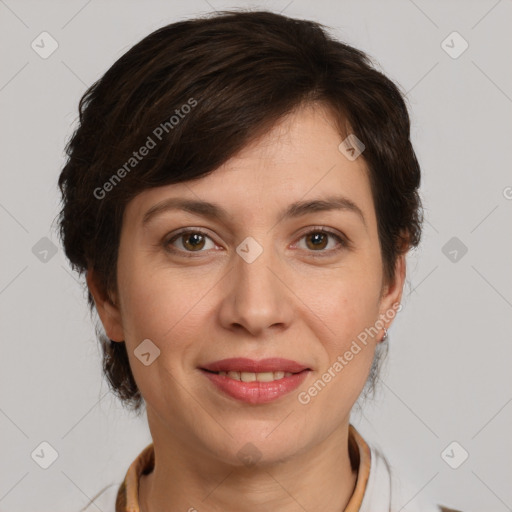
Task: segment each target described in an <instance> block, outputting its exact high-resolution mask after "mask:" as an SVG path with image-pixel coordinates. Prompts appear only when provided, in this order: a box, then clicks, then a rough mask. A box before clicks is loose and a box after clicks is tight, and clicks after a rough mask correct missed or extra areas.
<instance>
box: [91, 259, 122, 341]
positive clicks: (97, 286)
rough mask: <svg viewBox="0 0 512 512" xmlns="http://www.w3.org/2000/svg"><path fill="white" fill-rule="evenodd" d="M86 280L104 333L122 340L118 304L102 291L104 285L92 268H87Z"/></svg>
mask: <svg viewBox="0 0 512 512" xmlns="http://www.w3.org/2000/svg"><path fill="white" fill-rule="evenodd" d="M86 280H87V286H88V288H89V291H90V292H91V295H92V296H93V298H94V304H95V306H96V311H97V312H98V316H99V317H100V320H101V323H102V324H103V328H104V329H105V333H106V334H107V336H108V337H109V339H111V340H112V341H124V332H123V322H122V319H121V313H120V311H119V306H118V305H116V304H115V303H114V301H113V300H112V299H111V298H110V297H109V295H108V294H107V293H106V292H105V291H104V286H103V285H102V283H100V282H99V279H98V275H97V274H96V273H95V271H94V270H93V269H91V268H89V269H88V270H87V277H86ZM115 302H117V301H115Z"/></svg>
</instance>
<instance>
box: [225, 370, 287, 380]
mask: <svg viewBox="0 0 512 512" xmlns="http://www.w3.org/2000/svg"><path fill="white" fill-rule="evenodd" d="M219 375H220V376H223V377H229V378H231V379H235V380H240V381H242V382H254V381H256V380H257V381H258V382H272V381H273V380H279V379H282V378H283V377H289V376H290V375H293V373H291V372H262V373H253V372H219Z"/></svg>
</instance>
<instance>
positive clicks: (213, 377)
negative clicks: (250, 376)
mask: <svg viewBox="0 0 512 512" xmlns="http://www.w3.org/2000/svg"><path fill="white" fill-rule="evenodd" d="M201 370H202V372H203V374H204V375H205V376H206V377H207V378H208V379H209V380H210V382H211V383H212V384H213V385H214V386H215V387H216V388H217V389H218V390H219V391H221V392H223V393H224V394H226V395H228V396H230V397H232V398H235V399H237V400H241V401H243V402H247V403H250V404H263V403H268V402H271V401H273V400H277V399H278V398H280V397H281V396H284V395H286V394H287V393H290V392H291V391H293V390H294V389H296V388H297V387H298V386H299V385H300V384H301V383H302V382H303V381H304V379H305V378H306V376H307V375H308V373H309V371H310V369H309V368H307V367H306V366H304V365H302V364H300V363H297V362H296V361H291V360H289V359H281V358H270V359H262V360H260V361H256V360H253V359H246V358H231V359H222V360H220V361H215V362H213V363H209V364H207V365H204V366H203V367H202V368H201ZM230 371H237V372H251V373H263V372H279V371H281V372H287V373H293V375H289V376H286V377H283V378H281V379H278V380H274V381H271V382H259V381H254V382H242V381H239V380H236V379H232V378H231V377H228V376H226V375H219V374H218V373H213V372H230Z"/></svg>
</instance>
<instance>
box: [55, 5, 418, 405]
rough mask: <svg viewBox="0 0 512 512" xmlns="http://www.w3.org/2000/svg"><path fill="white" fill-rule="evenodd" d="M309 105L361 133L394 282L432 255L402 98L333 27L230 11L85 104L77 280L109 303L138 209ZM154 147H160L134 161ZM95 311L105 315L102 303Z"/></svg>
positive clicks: (67, 228) (172, 28) (63, 224)
mask: <svg viewBox="0 0 512 512" xmlns="http://www.w3.org/2000/svg"><path fill="white" fill-rule="evenodd" d="M310 103H319V104H322V105H325V106H327V107H328V108H329V110H330V112H332V114H333V118H334V119H335V121H336V125H337V127H338V128H339V131H340V135H341V136H342V137H343V138H345V137H346V136H347V135H348V134H349V133H353V134H354V135H355V136H356V137H357V138H358V139H360V140H361V141H363V143H364V145H365V150H364V153H363V154H362V155H361V158H364V161H365V162H366V164H367V167H368V169H369V178H370V184H371V191H372V195H373V200H374V205H375V211H376V217H377V223H378V234H379V242H380V246H381V252H382V260H383V272H384V276H385V279H386V281H389V280H391V279H393V277H394V272H395V263H396V260H397V258H398V257H399V256H400V255H401V254H403V253H405V252H407V250H408V249H409V248H410V247H415V246H417V245H418V244H419V241H420V237H421V223H422V211H421V202H420V197H419V194H418V188H419V185H420V168H419V165H418V162H417V159H416V156H415V153H414V150H413V147H412V145H411V141H410V121H409V115H408V112H407V108H406V105H405V102H404V98H403V95H402V93H401V92H400V90H399V88H398V86H397V85H395V84H394V83H393V82H392V81H391V80H389V79H388V78H387V77H386V76H385V75H383V74H382V73H381V72H379V71H378V70H377V69H375V66H374V65H373V64H372V61H371V60H370V58H369V57H368V56H367V55H366V54H365V53H364V52H362V51H360V50H358V49H355V48H353V47H351V46H349V45H347V44H344V43H342V42H339V41H338V40H336V39H335V38H334V37H332V36H330V35H329V34H328V32H327V29H326V27H324V26H323V25H321V24H318V23H315V22H312V21H306V20H299V19H293V18H289V17H286V16H283V15H280V14H275V13H272V12H266V11H258V12H250V11H249V12H246V11H223V12H220V13H215V14H214V15H210V16H206V17H204V18H196V19H191V20H186V21H180V22H177V23H173V24H170V25H167V26H165V27H162V28H160V29H158V30H156V31H155V32H153V33H151V34H150V35H148V36H147V37H145V38H144V39H143V40H142V41H140V42H139V43H138V44H136V45H135V46H134V47H132V48H131V49H130V50H129V51H127V52H126V53H125V54H124V55H123V56H122V57H121V58H120V59H119V60H117V61H116V62H115V63H114V64H113V65H112V67H111V68H110V69H109V70H108V71H107V72H106V73H105V74H104V76H103V77H102V78H101V79H99V80H98V81H97V82H95V83H94V84H93V85H92V86H91V87H89V89H88V90H87V91H86V92H85V94H84V95H83V97H82V98H81V100H80V105H79V114H80V115H79V125H78V127H77V129H76V130H75V132H74V134H73V135H72V137H71V139H70V141H69V142H68V144H67V146H66V153H67V157H68V158H67V162H66V164H65V167H64V168H63V170H62V172H61V175H60V178H59V187H60V190H61V193H62V203H63V204H62V210H61V212H60V217H59V221H60V224H59V226H60V235H61V238H62V241H63V246H64V249H65V252H66V255H67V257H68V258H69V260H70V262H71V264H72V266H73V268H74V269H75V270H77V271H78V272H79V273H80V274H82V273H83V272H86V271H87V268H88V267H90V268H93V269H94V270H95V273H96V274H97V275H98V276H99V277H100V281H101V283H102V285H103V287H104V290H105V291H115V290H116V289H117V277H116V268H117V254H118V247H119V239H120V233H121V227H122V219H123V212H124V209H125V206H126V204H127V203H128V202H129V201H130V199H132V198H133V197H134V196H136V195H137V194H139V193H140V192H142V191H143V190H145V189H148V188H151V187H159V186H163V185H169V184H174V183H180V182H183V181H187V180H192V179H198V178H201V177H204V176H206V175H207V174H209V173H210V172H212V171H214V170H215V169H216V168H217V167H219V166H220V165H222V164H223V163H224V162H226V161H227V160H229V159H230V158H231V157H233V156H234V155H235V154H236V153H237V152H238V151H239V150H241V149H242V148H244V146H246V145H247V144H248V143H249V142H251V141H253V140H255V139H256V138H257V137H258V136H259V135H261V134H263V133H265V131H266V130H268V129H269V128H270V127H272V126H273V125H274V124H275V123H276V122H277V121H278V120H280V119H281V118H282V117H283V116H284V115H286V114H288V113H290V112H292V111H293V110H295V109H296V108H298V107H300V106H302V105H307V104H310ZM185 106H187V108H185ZM182 114H183V115H182ZM158 128H159V130H158ZM157 135H158V137H157ZM150 138H151V140H152V141H153V142H155V143H156V142H157V139H158V143H157V144H156V145H155V146H153V147H152V148H151V150H150V151H146V153H147V155H146V156H145V157H144V158H141V159H140V160H139V159H135V160H133V161H132V160H131V159H132V158H135V157H134V153H133V152H134V151H136V150H138V149H139V148H141V147H143V146H144V145H146V146H148V145H149V139H150ZM340 141H341V139H340ZM88 302H89V306H90V308H91V312H92V311H93V307H94V301H93V299H92V296H91V293H90V292H88ZM98 337H99V339H100V341H101V343H102V348H103V370H104V373H105V375H106V377H107V378H108V380H109V383H110V385H111V388H112V389H113V391H114V392H115V393H116V394H117V396H118V397H119V398H120V399H121V400H122V401H123V402H125V404H127V405H129V406H131V407H132V408H133V409H134V410H139V409H140V407H141V405H142V397H141V395H140V392H139V390H138V387H137V385H136V383H135V380H134V378H133V374H132V372H131V369H130V365H129V360H128V356H127V353H126V346H125V343H120V342H111V341H110V340H109V339H108V338H106V336H105V335H104V334H102V333H100V332H99V331H98Z"/></svg>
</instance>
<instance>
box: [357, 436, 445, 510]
mask: <svg viewBox="0 0 512 512" xmlns="http://www.w3.org/2000/svg"><path fill="white" fill-rule="evenodd" d="M368 446H369V447H370V451H371V465H370V475H369V477H368V482H367V483H366V490H365V492H364V497H363V502H362V503H361V507H360V508H359V512H399V511H402V512H440V510H441V508H440V507H439V506H438V505H434V504H432V503H428V502H427V501H426V500H425V499H424V498H423V499H422V498H419V497H418V496H416V495H417V494H418V491H419V490H420V489H414V488H413V487H412V486H410V485H409V484H407V483H406V482H403V481H401V480H400V479H398V478H397V476H396V475H395V474H394V473H393V472H392V471H391V469H390V467H389V463H388V461H387V460H386V457H384V455H383V454H382V453H381V452H380V451H379V450H378V449H377V448H375V447H373V446H371V445H370V444H369V443H368Z"/></svg>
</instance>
